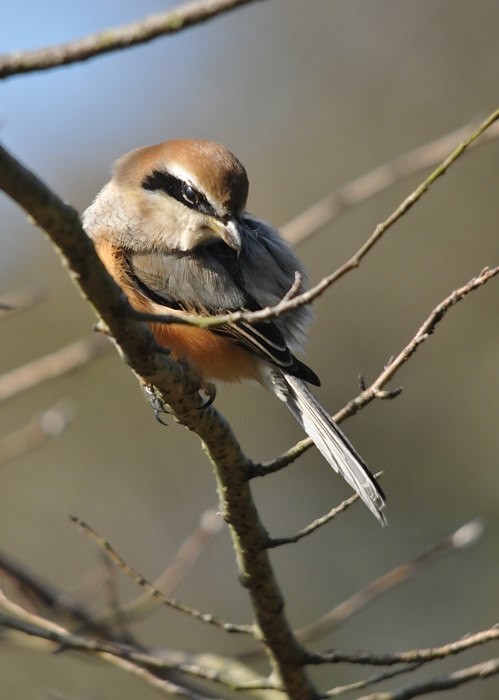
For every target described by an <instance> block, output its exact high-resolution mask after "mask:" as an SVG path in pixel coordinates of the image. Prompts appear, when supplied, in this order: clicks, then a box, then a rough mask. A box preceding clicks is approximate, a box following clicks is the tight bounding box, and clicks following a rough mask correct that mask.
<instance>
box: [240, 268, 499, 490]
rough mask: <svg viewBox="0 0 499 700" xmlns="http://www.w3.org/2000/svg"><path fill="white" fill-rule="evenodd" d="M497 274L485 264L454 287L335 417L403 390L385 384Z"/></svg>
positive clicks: (298, 451)
mask: <svg viewBox="0 0 499 700" xmlns="http://www.w3.org/2000/svg"><path fill="white" fill-rule="evenodd" d="M497 274H499V266H498V267H494V268H487V267H486V268H485V269H484V270H482V272H480V274H479V275H478V276H477V277H473V278H472V279H471V280H470V281H469V282H467V283H466V284H465V285H463V286H462V287H460V288H459V289H456V290H454V291H453V292H452V293H451V294H449V296H448V297H446V298H445V299H444V300H443V301H442V302H440V304H438V306H436V307H435V308H434V309H433V311H432V312H431V314H430V315H429V316H428V318H427V319H426V321H425V322H424V323H423V324H422V325H421V327H420V328H419V330H418V331H417V333H416V335H415V336H414V337H413V338H412V339H411V340H410V341H409V343H408V344H407V345H406V346H405V347H404V348H403V349H402V350H401V351H400V352H399V353H398V355H397V356H396V357H394V358H392V359H390V361H389V362H388V364H387V365H386V366H385V368H384V369H383V371H382V372H381V373H380V374H379V375H378V377H377V378H376V379H375V380H374V381H373V382H372V384H371V385H370V386H369V387H367V388H366V389H364V390H363V391H361V392H360V393H359V394H358V395H357V396H356V397H355V398H354V399H352V400H351V401H349V402H348V403H347V404H346V405H345V406H344V407H343V408H342V409H341V410H340V411H338V412H337V413H336V414H335V415H334V416H333V420H334V421H335V422H336V423H341V422H342V421H344V420H346V418H350V417H351V416H353V415H355V414H356V413H357V412H358V411H360V410H361V409H362V408H364V407H365V406H367V405H368V404H369V403H371V402H372V401H374V400H375V399H389V398H392V397H393V396H394V395H396V394H398V393H400V389H395V390H394V391H383V387H384V386H385V385H386V384H387V383H388V382H389V381H390V380H392V379H393V377H394V376H395V374H396V373H397V372H398V370H399V369H400V368H401V367H402V365H404V364H405V363H406V362H407V360H408V359H409V358H410V357H411V356H412V355H413V354H414V353H415V352H416V350H418V348H419V347H420V346H421V345H422V344H423V343H424V342H425V341H426V340H428V338H429V337H430V335H432V333H433V332H434V330H435V328H436V326H437V325H438V323H440V321H441V320H442V319H443V317H444V316H445V314H446V313H447V312H448V311H449V309H450V308H452V307H453V306H454V305H455V304H457V303H458V302H460V301H461V300H462V299H464V297H466V296H467V295H468V294H470V292H473V291H475V290H476V289H478V288H479V287H482V286H483V285H484V284H486V283H487V282H489V281H490V280H491V279H492V278H493V277H495V276H496V275H497ZM313 444H314V443H313V442H312V440H310V438H306V439H305V440H300V442H298V443H296V445H293V447H291V448H290V449H289V450H287V451H286V452H284V453H283V454H282V455H280V456H279V457H277V458H276V459H274V460H272V461H269V462H266V463H264V464H259V465H255V467H254V468H253V470H252V474H251V476H252V477H253V476H255V477H257V476H266V475H267V474H273V473H275V472H276V471H279V470H280V469H283V468H284V467H287V466H288V465H289V464H291V463H292V462H294V461H295V460H296V459H298V458H299V457H300V456H301V455H302V454H303V453H304V452H306V451H307V450H308V449H309V448H310V447H312V445H313Z"/></svg>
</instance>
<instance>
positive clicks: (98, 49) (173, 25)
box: [0, 0, 256, 79]
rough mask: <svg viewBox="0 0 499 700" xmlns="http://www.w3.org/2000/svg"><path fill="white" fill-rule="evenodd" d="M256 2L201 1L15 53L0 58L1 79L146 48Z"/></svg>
mask: <svg viewBox="0 0 499 700" xmlns="http://www.w3.org/2000/svg"><path fill="white" fill-rule="evenodd" d="M252 2H256V0H197V1H196V2H190V3H187V4H184V5H181V6H180V7H177V8H175V9H173V10H169V11H167V12H160V13H158V14H155V15H150V16H149V17H145V18H144V19H142V20H139V21H138V22H132V23H130V24H125V25H122V26H121V27H114V28H110V29H104V30H103V31H101V32H99V33H97V34H90V35H89V36H86V37H83V38H82V39H78V40H76V41H70V42H68V43H65V44H59V45H58V46H49V47H47V48H44V49H36V50H34V51H15V52H12V53H9V54H5V55H3V56H0V79H2V78H8V77H10V76H12V75H19V74H21V73H33V72H34V71H42V70H48V69H50V68H58V67H59V66H67V65H69V64H71V63H79V62H81V61H87V60H88V59H89V58H94V57H96V56H100V55H102V54H105V53H110V52H112V51H118V50H120V49H125V48H129V47H131V46H137V45H138V44H144V43H146V42H148V41H152V40H153V39H157V38H158V37H161V36H166V35H168V34H176V33H177V32H180V31H182V30H184V29H187V28H188V27H192V26H195V25H197V24H201V23H202V22H206V21H208V20H210V19H214V18H215V17H217V16H218V15H221V14H222V13H227V12H230V11H231V10H235V9H237V8H239V7H242V6H243V5H248V4H250V3H252Z"/></svg>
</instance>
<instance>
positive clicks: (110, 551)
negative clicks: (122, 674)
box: [70, 515, 255, 635]
mask: <svg viewBox="0 0 499 700" xmlns="http://www.w3.org/2000/svg"><path fill="white" fill-rule="evenodd" d="M70 518H71V520H72V521H73V522H74V523H75V524H76V525H77V526H78V527H79V528H80V530H81V531H82V532H83V533H84V534H85V535H87V537H89V538H90V539H91V540H93V542H95V543H96V544H97V545H98V546H99V547H100V548H101V549H102V550H103V551H105V552H106V554H107V555H108V556H109V557H110V559H111V560H112V561H113V562H114V564H116V566H117V567H119V568H120V569H121V570H122V571H123V572H124V573H125V574H126V575H127V576H129V577H130V578H131V579H132V580H133V581H135V583H137V584H138V585H139V586H141V587H142V588H143V589H145V590H146V591H147V593H148V595H150V596H152V597H153V598H155V599H156V600H157V601H159V602H160V603H161V604H162V605H165V606H166V607H169V608H172V609H173V610H178V611H179V612H183V613H186V614H187V615H190V616H191V617H193V618H195V619H196V620H200V621H201V622H205V623H207V624H209V625H213V626H214V627H218V628H219V629H222V630H224V631H225V632H234V633H239V634H249V635H254V632H255V630H254V628H253V627H252V625H235V624H232V623H230V622H224V621H223V620H221V619H220V618H218V617H216V616H215V615H212V614H211V613H204V612H200V611H199V610H195V609H194V608H191V607H189V606H188V605H183V604H182V603H179V602H178V601H177V600H174V599H173V598H168V597H167V596H166V595H165V594H164V593H163V592H162V591H160V590H158V589H157V588H155V587H154V586H153V585H152V584H151V583H150V582H149V581H148V580H147V579H145V578H144V577H143V576H142V575H141V574H139V573H138V572H137V571H136V570H135V569H134V568H133V567H131V566H130V564H128V563H127V562H126V561H125V560H124V559H123V558H122V557H121V556H120V555H119V554H118V552H117V551H116V550H115V549H114V548H113V547H112V546H111V544H110V543H109V542H107V540H105V539H103V538H102V537H100V535H98V534H97V533H96V532H95V530H93V529H92V528H91V527H90V525H87V523H85V522H84V521H83V520H81V519H80V518H77V517H76V516H74V515H71V516H70Z"/></svg>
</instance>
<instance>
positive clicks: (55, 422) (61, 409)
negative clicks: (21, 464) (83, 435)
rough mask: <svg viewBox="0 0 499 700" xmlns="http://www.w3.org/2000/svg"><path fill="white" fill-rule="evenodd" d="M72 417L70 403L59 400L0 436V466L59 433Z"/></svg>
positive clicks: (34, 448)
mask: <svg viewBox="0 0 499 700" xmlns="http://www.w3.org/2000/svg"><path fill="white" fill-rule="evenodd" d="M73 417H74V410H73V406H72V405H71V403H70V402H68V401H61V402H60V403H58V404H56V405H55V406H52V408H48V409H47V410H45V411H43V412H42V413H39V414H38V415H36V416H34V417H33V418H32V419H31V420H30V421H29V422H28V423H26V425H24V426H23V427H22V428H19V430H16V431H15V432H12V433H9V434H8V435H5V436H4V437H2V438H0V467H4V466H5V465H7V464H9V463H10V462H12V461H13V460H14V459H17V458H18V457H22V456H23V455H25V454H27V453H28V452H31V451H32V450H36V449H37V448H38V447H41V446H42V445H43V444H44V443H45V442H47V440H50V439H51V438H53V437H56V436H57V435H60V434H61V433H62V432H63V431H64V430H65V429H66V428H67V427H68V425H69V424H70V423H71V421H72V420H73Z"/></svg>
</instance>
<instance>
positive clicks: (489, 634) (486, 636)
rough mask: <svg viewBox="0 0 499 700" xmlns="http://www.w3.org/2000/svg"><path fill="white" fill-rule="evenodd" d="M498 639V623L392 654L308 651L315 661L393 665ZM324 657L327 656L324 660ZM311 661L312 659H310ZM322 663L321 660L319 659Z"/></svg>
mask: <svg viewBox="0 0 499 700" xmlns="http://www.w3.org/2000/svg"><path fill="white" fill-rule="evenodd" d="M498 640H499V624H497V625H494V626H493V627H489V628H488V629H486V630H482V631H480V632H476V633H475V634H468V635H466V636H465V637H463V638H462V639H459V640H458V641H457V642H450V643H449V644H444V645H442V646H440V647H432V648H429V649H411V650H410V651H399V652H396V653H394V654H373V653H372V652H370V651H352V652H343V651H331V652H325V653H324V654H313V652H311V653H310V656H311V658H312V657H314V658H315V659H316V660H317V661H319V658H322V659H323V660H324V663H350V664H361V665H366V666H395V665H396V664H414V663H426V662H428V661H437V660H439V659H446V658H447V657H448V656H454V655H456V654H460V653H461V652H463V651H468V649H473V648H474V647H477V646H481V645H482V644H487V643H488V642H494V641H498ZM326 657H327V658H328V660H327V661H325V659H326ZM312 663H314V661H313V660H312ZM320 663H322V661H320Z"/></svg>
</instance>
